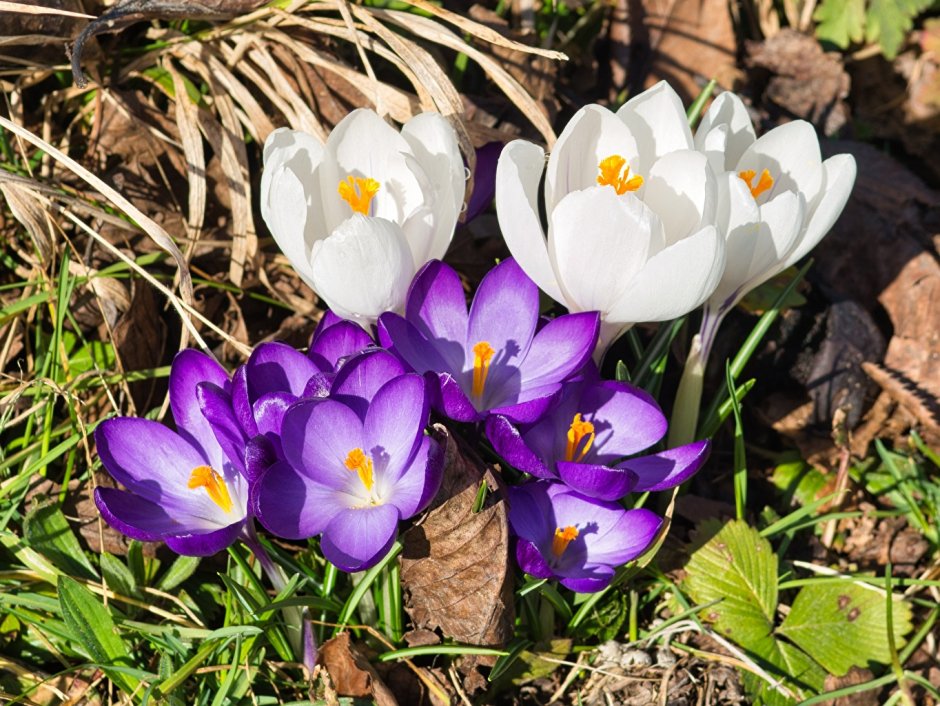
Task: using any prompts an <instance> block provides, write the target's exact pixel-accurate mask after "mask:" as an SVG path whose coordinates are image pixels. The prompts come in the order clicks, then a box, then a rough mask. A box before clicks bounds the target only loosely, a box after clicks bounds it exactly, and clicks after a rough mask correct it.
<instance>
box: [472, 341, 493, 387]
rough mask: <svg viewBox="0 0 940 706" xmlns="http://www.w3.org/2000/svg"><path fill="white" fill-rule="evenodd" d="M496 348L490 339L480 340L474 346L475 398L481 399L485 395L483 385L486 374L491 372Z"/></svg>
mask: <svg viewBox="0 0 940 706" xmlns="http://www.w3.org/2000/svg"><path fill="white" fill-rule="evenodd" d="M494 355H496V350H495V349H494V348H493V346H491V345H490V344H489V341H480V342H479V343H477V344H476V345H475V346H473V389H472V390H471V394H472V395H473V397H474V399H476V400H480V399H482V397H483V386H484V385H485V384H486V376H487V375H489V373H490V363H491V362H492V361H493V356H494Z"/></svg>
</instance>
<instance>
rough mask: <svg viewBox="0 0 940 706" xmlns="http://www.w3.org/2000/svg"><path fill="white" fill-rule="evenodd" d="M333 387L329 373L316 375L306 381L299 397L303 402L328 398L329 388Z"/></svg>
mask: <svg viewBox="0 0 940 706" xmlns="http://www.w3.org/2000/svg"><path fill="white" fill-rule="evenodd" d="M332 386H333V376H332V375H330V374H329V373H317V374H316V375H314V376H313V377H312V378H310V379H309V380H307V385H306V387H304V393H303V394H302V395H301V397H302V398H303V399H305V400H309V399H316V398H321V397H329V395H330V388H331V387H332Z"/></svg>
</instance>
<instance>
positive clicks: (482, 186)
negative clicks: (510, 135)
mask: <svg viewBox="0 0 940 706" xmlns="http://www.w3.org/2000/svg"><path fill="white" fill-rule="evenodd" d="M503 146H504V143H502V142H487V143H486V144H485V145H483V146H482V147H480V148H479V149H478V150H477V160H476V168H475V169H474V170H473V193H472V194H470V198H469V199H468V200H467V211H466V213H465V214H464V222H466V223H469V222H470V221H472V220H473V219H474V218H476V217H477V216H479V215H480V214H481V213H483V211H485V210H486V209H487V208H489V206H490V204H491V203H493V197H494V196H495V195H496V164H497V163H498V162H499V155H500V153H501V152H502V151H503Z"/></svg>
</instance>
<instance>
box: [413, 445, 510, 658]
mask: <svg viewBox="0 0 940 706" xmlns="http://www.w3.org/2000/svg"><path fill="white" fill-rule="evenodd" d="M481 467H482V464H481V463H480V461H479V460H471V459H470V458H468V456H466V455H465V453H464V452H462V450H461V449H459V448H458V445H457V443H456V441H455V440H454V439H453V438H452V437H449V438H448V439H447V449H446V454H445V462H444V482H443V484H442V486H441V489H440V492H438V494H437V497H436V498H435V499H434V502H433V504H432V509H431V510H430V512H429V513H428V515H427V516H426V517H425V519H424V520H423V521H422V522H420V523H419V524H417V525H415V526H414V527H412V528H411V529H409V530H408V531H407V532H405V533H404V535H403V536H402V542H403V544H404V550H403V552H402V559H401V583H402V589H403V591H404V595H405V610H407V611H408V614H409V615H410V616H411V619H412V621H413V622H414V624H415V626H416V627H417V628H419V629H420V628H426V629H430V630H434V629H437V628H439V629H440V630H441V632H442V633H443V634H444V636H445V637H448V638H450V639H453V640H455V641H457V642H461V643H464V644H469V645H486V646H496V645H502V644H504V643H505V642H506V640H508V639H509V637H511V636H512V624H513V601H512V572H511V569H510V566H509V523H508V519H507V509H506V502H505V500H503V499H502V498H501V497H500V495H498V494H496V492H494V491H497V490H498V487H499V483H498V481H497V479H496V477H495V476H494V474H493V472H492V471H491V470H490V469H488V468H487V469H485V470H481ZM484 481H485V482H486V484H487V486H488V487H489V488H490V491H491V492H490V495H489V501H490V502H489V503H488V504H486V505H485V506H484V508H483V509H482V510H480V512H477V513H474V512H473V511H472V508H473V502H474V499H475V498H476V495H477V491H478V490H479V488H480V484H481V483H482V482H484Z"/></svg>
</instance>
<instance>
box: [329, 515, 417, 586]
mask: <svg viewBox="0 0 940 706" xmlns="http://www.w3.org/2000/svg"><path fill="white" fill-rule="evenodd" d="M398 520H399V516H398V509H397V508H395V507H394V506H392V505H375V506H372V507H363V508H356V509H346V510H343V511H342V512H340V513H339V514H337V515H336V516H335V517H334V518H333V519H332V520H331V521H330V524H329V525H328V526H327V528H326V529H325V530H324V531H323V536H322V537H321V538H320V549H322V550H323V556H325V557H326V559H327V560H328V561H329V562H330V563H332V564H334V565H335V566H337V567H339V568H340V569H342V570H343V571H348V572H353V571H362V570H364V569H368V568H369V567H370V566H373V565H374V564H376V563H377V562H378V561H379V559H381V558H382V557H383V556H385V554H386V553H388V550H389V548H390V547H391V546H392V542H394V541H395V536H396V535H397V534H398Z"/></svg>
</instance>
